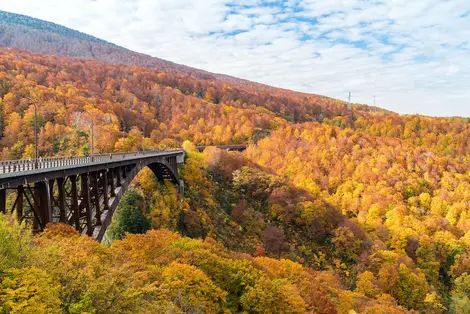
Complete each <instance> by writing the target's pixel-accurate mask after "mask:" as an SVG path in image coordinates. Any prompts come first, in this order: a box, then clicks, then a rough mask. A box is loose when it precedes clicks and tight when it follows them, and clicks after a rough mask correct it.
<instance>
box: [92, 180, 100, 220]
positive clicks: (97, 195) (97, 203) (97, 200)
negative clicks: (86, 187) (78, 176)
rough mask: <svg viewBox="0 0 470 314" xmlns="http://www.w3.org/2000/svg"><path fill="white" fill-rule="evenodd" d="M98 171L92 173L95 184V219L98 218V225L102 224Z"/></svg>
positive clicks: (93, 183)
mask: <svg viewBox="0 0 470 314" xmlns="http://www.w3.org/2000/svg"><path fill="white" fill-rule="evenodd" d="M98 176H99V174H98V172H93V173H91V182H92V185H93V199H94V203H95V204H94V205H95V210H96V213H95V219H96V226H101V211H100V207H101V206H100V190H99V184H98Z"/></svg>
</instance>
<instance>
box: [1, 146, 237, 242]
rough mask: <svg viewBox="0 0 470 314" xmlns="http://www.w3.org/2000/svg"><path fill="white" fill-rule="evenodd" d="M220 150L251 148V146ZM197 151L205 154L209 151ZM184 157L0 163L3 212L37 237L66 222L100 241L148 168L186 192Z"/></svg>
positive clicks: (151, 154) (160, 154)
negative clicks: (27, 226)
mask: <svg viewBox="0 0 470 314" xmlns="http://www.w3.org/2000/svg"><path fill="white" fill-rule="evenodd" d="M216 147H217V148H220V149H225V150H230V151H231V150H235V151H243V150H245V149H246V145H221V146H216ZM196 148H197V149H198V150H199V151H203V150H204V149H205V148H206V146H197V147H196ZM184 156H185V153H184V151H183V150H182V149H178V150H170V151H146V152H136V153H118V154H102V155H91V156H80V157H57V158H44V159H42V158H39V159H30V160H6V161H0V212H3V213H7V212H9V213H12V214H13V213H14V212H16V216H17V219H18V221H26V222H27V223H28V224H30V225H31V226H32V228H33V231H34V232H40V231H42V230H44V228H45V226H46V225H47V224H48V223H65V224H69V225H71V226H73V227H74V228H75V229H76V230H78V231H79V232H81V233H82V234H87V235H89V236H91V237H93V238H94V239H96V240H97V241H101V240H102V239H103V237H104V234H105V232H106V229H107V228H108V226H109V224H110V223H111V218H112V216H113V214H114V212H115V210H116V208H117V206H118V204H119V201H120V200H121V198H122V196H123V195H124V193H125V192H126V191H127V189H128V187H129V184H130V183H131V182H132V180H133V179H134V177H135V176H136V175H137V173H139V171H140V170H142V169H143V168H144V167H148V168H150V169H151V170H152V172H153V173H154V174H155V176H156V177H157V178H158V180H159V181H160V182H163V181H165V180H169V181H171V182H173V183H174V184H175V185H177V186H178V189H179V192H180V194H183V193H184V182H183V181H182V180H180V179H179V178H178V169H177V167H178V165H181V164H183V163H184Z"/></svg>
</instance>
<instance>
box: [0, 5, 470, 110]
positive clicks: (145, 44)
mask: <svg viewBox="0 0 470 314" xmlns="http://www.w3.org/2000/svg"><path fill="white" fill-rule="evenodd" d="M0 9H2V10H6V11H11V12H15V13H22V14H26V15H30V16H34V17H37V18H41V19H44V20H48V21H53V22H56V23H58V24H62V25H65V26H68V27H71V28H74V29H77V30H80V31H82V32H86V33H89V34H91V35H94V36H97V37H100V38H103V39H106V40H108V41H110V42H113V43H116V44H118V45H121V46H124V47H126V48H129V49H132V50H136V51H139V52H143V53H146V54H150V55H153V56H156V57H160V58H163V59H167V60H171V61H174V62H177V63H182V64H186V65H189V66H193V67H198V68H202V69H205V70H208V71H212V72H217V73H225V74H229V75H233V76H237V77H241V78H246V79H249V80H253V81H257V82H260V83H265V84H270V85H273V86H279V87H284V88H289V89H293V90H298V91H303V92H312V93H318V94H322V95H327V96H331V97H336V98H341V99H346V98H347V96H348V92H350V91H351V92H352V93H353V100H354V101H355V102H359V103H368V104H371V103H372V101H373V96H374V95H375V96H377V105H379V106H382V107H385V108H387V109H391V110H394V111H397V112H400V113H421V114H428V115H441V116H444V115H445V116H449V115H462V116H470V89H469V88H468V86H470V63H469V62H468V58H469V56H470V50H469V49H470V47H469V42H470V16H469V12H470V3H469V2H468V0H447V1H444V0H421V1H409V0H388V1H382V2H379V1H365V0H364V1H356V0H303V1H301V0H288V1H272V0H271V1H266V0H243V1H240V0H238V1H236V0H226V1H224V0H95V1H92V0H75V1H58V0H43V1H41V2H40V3H39V2H38V1H35V0H18V1H13V2H9V3H8V4H7V3H1V4H0Z"/></svg>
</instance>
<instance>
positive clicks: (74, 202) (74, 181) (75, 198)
mask: <svg viewBox="0 0 470 314" xmlns="http://www.w3.org/2000/svg"><path fill="white" fill-rule="evenodd" d="M70 183H71V184H72V187H71V193H70V198H71V201H72V215H73V218H74V223H75V229H76V230H77V231H79V232H81V231H82V230H81V226H80V209H79V208H78V188H77V176H76V175H73V176H70Z"/></svg>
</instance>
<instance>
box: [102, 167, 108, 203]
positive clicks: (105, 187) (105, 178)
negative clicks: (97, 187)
mask: <svg viewBox="0 0 470 314" xmlns="http://www.w3.org/2000/svg"><path fill="white" fill-rule="evenodd" d="M101 174H102V176H103V179H102V181H101V182H102V186H103V202H104V210H109V198H108V170H104V171H103V172H102V173H101Z"/></svg>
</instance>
